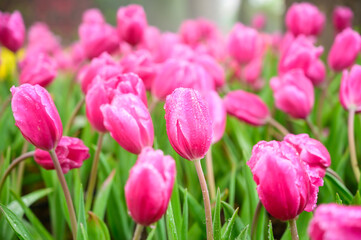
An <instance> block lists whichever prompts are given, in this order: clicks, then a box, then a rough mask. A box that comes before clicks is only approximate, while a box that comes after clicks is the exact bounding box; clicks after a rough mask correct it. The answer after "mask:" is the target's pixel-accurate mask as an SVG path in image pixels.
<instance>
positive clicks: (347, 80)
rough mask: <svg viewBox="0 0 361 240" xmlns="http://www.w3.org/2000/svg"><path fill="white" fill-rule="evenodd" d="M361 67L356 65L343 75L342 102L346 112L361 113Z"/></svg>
mask: <svg viewBox="0 0 361 240" xmlns="http://www.w3.org/2000/svg"><path fill="white" fill-rule="evenodd" d="M360 92H361V66H360V65H354V66H353V67H352V68H351V71H347V70H345V71H344V72H343V74H342V79H341V86H340V101H341V104H342V106H343V107H344V108H345V109H346V110H348V111H349V110H351V109H353V110H355V111H356V112H361V95H360Z"/></svg>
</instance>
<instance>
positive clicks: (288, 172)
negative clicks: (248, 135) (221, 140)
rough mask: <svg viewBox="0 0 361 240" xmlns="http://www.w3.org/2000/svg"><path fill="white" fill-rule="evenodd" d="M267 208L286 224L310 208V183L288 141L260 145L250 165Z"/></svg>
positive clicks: (249, 162)
mask: <svg viewBox="0 0 361 240" xmlns="http://www.w3.org/2000/svg"><path fill="white" fill-rule="evenodd" d="M247 165H248V166H249V167H250V169H251V171H252V174H253V179H254V181H255V182H256V184H257V192H258V196H259V199H260V201H261V202H262V204H263V206H264V207H265V209H266V210H267V212H269V213H270V214H271V215H272V216H273V217H275V218H278V219H280V220H282V221H286V220H290V219H294V218H295V217H296V216H298V215H299V214H300V213H301V212H302V211H303V210H304V209H305V207H306V205H307V203H308V198H309V188H310V181H309V178H308V176H307V173H306V171H305V169H304V166H303V164H302V162H301V161H300V157H299V155H298V153H297V151H296V149H295V148H293V147H292V146H291V145H290V144H288V143H286V142H277V141H271V142H265V141H261V142H259V143H257V144H256V145H255V146H254V147H253V150H252V156H251V158H250V160H249V161H248V162H247Z"/></svg>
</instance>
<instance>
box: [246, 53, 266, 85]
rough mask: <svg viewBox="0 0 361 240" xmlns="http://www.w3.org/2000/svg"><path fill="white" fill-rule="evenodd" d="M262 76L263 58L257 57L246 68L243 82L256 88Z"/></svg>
mask: <svg viewBox="0 0 361 240" xmlns="http://www.w3.org/2000/svg"><path fill="white" fill-rule="evenodd" d="M261 74H262V58H261V57H256V58H254V59H253V60H252V61H251V62H250V63H249V64H247V65H246V66H245V67H244V69H243V72H242V79H241V80H245V81H246V83H247V84H249V85H250V86H252V87H253V88H255V87H256V86H257V83H258V82H259V80H260V78H261Z"/></svg>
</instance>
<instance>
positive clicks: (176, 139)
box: [164, 88, 212, 161]
mask: <svg viewBox="0 0 361 240" xmlns="http://www.w3.org/2000/svg"><path fill="white" fill-rule="evenodd" d="M164 110H165V121H166V128H167V134H168V139H169V142H170V144H171V145H172V147H173V148H174V150H175V151H176V152H177V153H178V154H179V155H181V156H182V157H183V158H185V159H188V160H191V161H192V160H196V159H201V158H203V157H204V155H205V154H206V153H207V151H208V149H209V147H210V145H211V141H212V120H211V117H210V115H209V110H208V106H207V103H206V102H205V100H204V99H203V98H202V97H201V95H200V94H199V92H198V91H196V90H194V89H190V88H177V89H176V90H174V91H173V93H172V94H170V95H169V96H168V97H167V100H166V104H165V105H164Z"/></svg>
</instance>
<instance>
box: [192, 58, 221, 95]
mask: <svg viewBox="0 0 361 240" xmlns="http://www.w3.org/2000/svg"><path fill="white" fill-rule="evenodd" d="M193 62H195V63H197V64H199V65H201V66H202V67H203V68H204V69H205V70H206V72H208V74H209V75H210V76H211V77H212V78H213V82H214V86H215V87H216V88H219V87H222V86H223V85H224V83H225V81H226V79H225V73H224V69H223V67H222V66H221V64H219V63H218V62H217V61H216V59H214V58H213V57H211V56H210V55H208V54H196V55H195V56H194V58H193Z"/></svg>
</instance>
